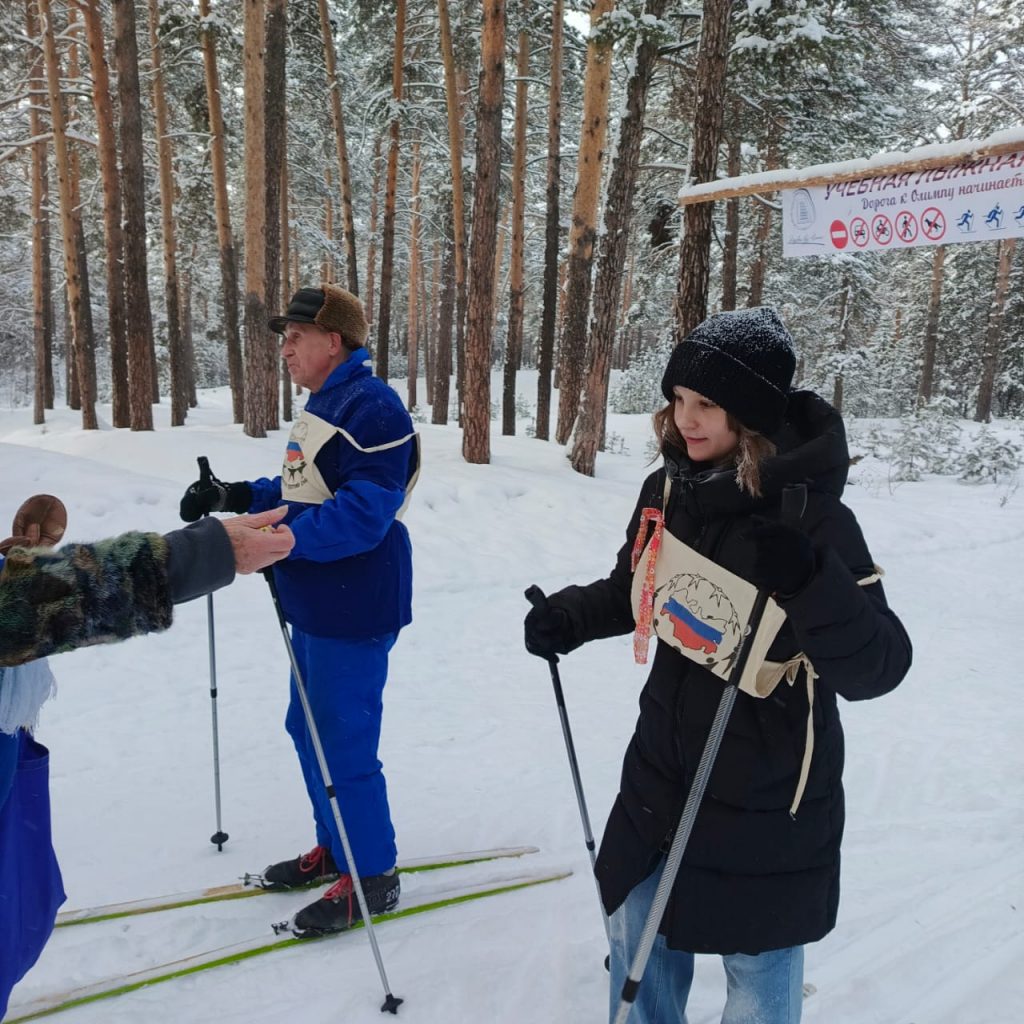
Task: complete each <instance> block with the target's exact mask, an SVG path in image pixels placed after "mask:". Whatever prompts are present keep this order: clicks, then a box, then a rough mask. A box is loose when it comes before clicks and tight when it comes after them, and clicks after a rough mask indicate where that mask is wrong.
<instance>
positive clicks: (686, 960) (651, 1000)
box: [609, 860, 804, 1024]
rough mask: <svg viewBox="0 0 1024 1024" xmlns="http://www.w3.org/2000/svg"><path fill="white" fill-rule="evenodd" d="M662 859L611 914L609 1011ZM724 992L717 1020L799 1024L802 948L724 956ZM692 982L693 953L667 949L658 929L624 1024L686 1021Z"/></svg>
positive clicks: (618, 993) (614, 1010)
mask: <svg viewBox="0 0 1024 1024" xmlns="http://www.w3.org/2000/svg"><path fill="white" fill-rule="evenodd" d="M664 864H665V862H664V860H662V861H661V863H660V864H659V865H658V867H657V868H656V869H655V870H654V871H653V872H652V874H651V875H650V876H649V877H648V878H646V879H645V880H644V881H642V882H641V883H640V884H639V885H638V886H637V887H636V888H635V889H633V891H632V892H631V893H630V894H629V896H627V897H626V901H625V902H624V903H623V904H622V906H621V907H619V909H618V910H616V911H615V913H614V914H612V916H611V920H610V925H611V936H612V948H611V960H610V965H609V966H610V972H611V979H610V1000H609V1004H610V1014H609V1020H610V1021H614V1020H615V1016H616V1014H617V1013H618V1010H619V1003H620V1002H621V999H622V985H623V983H624V982H625V980H626V978H627V976H628V975H629V968H630V966H631V964H632V962H633V957H634V955H635V953H636V949H637V946H639V944H640V936H641V935H642V934H643V930H644V924H645V923H646V921H647V912H648V911H649V910H650V908H651V903H652V901H653V900H654V893H655V890H656V889H657V888H658V880H659V879H660V878H661V872H662V868H663V867H664ZM722 961H723V963H724V965H725V976H726V981H727V986H728V994H727V996H726V1001H725V1010H724V1011H723V1012H722V1024H800V1013H801V1010H802V1009H803V977H804V948H803V946H792V947H791V948H789V949H773V950H770V951H769V952H767V953H760V954H758V955H757V956H748V955H747V954H745V953H732V954H730V955H728V956H723V957H722ZM692 981H693V954H692V953H685V952H683V951H682V950H679V949H669V948H668V946H667V945H666V944H665V936H664V935H661V934H660V933H659V934H658V936H657V937H656V938H655V940H654V946H653V947H652V949H651V956H650V959H649V960H648V961H647V968H646V970H645V971H644V975H643V980H642V981H641V983H640V989H639V991H638V992H637V996H636V1001H635V1002H634V1004H633V1008H632V1010H631V1012H630V1015H629V1024H686V1000H687V998H688V997H689V995H690V984H691V983H692Z"/></svg>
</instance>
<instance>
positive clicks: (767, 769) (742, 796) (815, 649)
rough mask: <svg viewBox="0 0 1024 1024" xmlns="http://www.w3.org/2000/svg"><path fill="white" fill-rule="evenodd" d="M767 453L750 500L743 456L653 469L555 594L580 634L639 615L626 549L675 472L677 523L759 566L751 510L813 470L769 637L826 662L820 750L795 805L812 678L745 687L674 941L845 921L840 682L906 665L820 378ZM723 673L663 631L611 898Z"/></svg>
mask: <svg viewBox="0 0 1024 1024" xmlns="http://www.w3.org/2000/svg"><path fill="white" fill-rule="evenodd" d="M773 440H774V441H775V442H776V444H777V445H778V448H779V454H778V455H777V456H775V457H774V458H772V459H770V460H768V461H767V462H766V463H765V464H764V465H763V470H762V486H763V489H764V497H763V498H760V499H754V498H751V497H750V496H749V495H747V494H745V493H743V492H741V491H740V490H739V488H738V487H737V485H736V480H735V474H734V473H733V472H732V471H721V470H719V471H710V472H704V473H699V472H695V470H694V467H693V466H691V465H690V464H689V463H688V461H687V460H686V458H685V456H684V455H681V454H673V453H668V454H667V456H666V460H665V461H666V468H665V469H661V470H658V471H657V472H656V473H653V474H651V476H650V477H648V478H647V480H646V481H645V482H644V486H643V490H642V492H641V494H640V499H639V501H638V502H637V506H636V510H635V511H634V513H633V517H632V519H631V520H630V524H629V527H628V529H627V531H626V542H625V544H624V545H623V547H622V549H621V551H620V552H619V556H618V560H617V563H616V566H615V568H614V569H613V570H612V573H611V575H610V576H609V577H608V578H607V579H603V580H597V581H596V582H594V583H591V584H589V585H588V586H584V587H567V588H566V589H565V590H562V591H560V592H559V593H558V594H554V595H552V596H551V598H550V600H551V602H552V604H556V605H559V606H561V607H562V608H565V609H566V611H567V612H568V613H569V619H570V622H571V628H572V631H573V637H572V640H573V643H574V644H575V645H579V644H582V643H585V642H586V641H588V640H594V639H598V638H600V637H608V636H616V635H620V634H623V633H628V632H631V631H632V630H633V628H634V621H633V612H632V609H631V606H630V596H629V595H630V585H631V582H632V573H631V570H630V554H631V550H632V547H633V541H634V538H635V536H636V531H637V527H638V523H639V517H640V510H641V509H643V508H645V507H647V506H654V507H661V504H662V500H663V491H664V485H665V473H666V472H668V473H669V475H670V477H671V478H672V489H671V496H670V499H669V505H668V510H667V516H666V527H667V528H668V529H669V530H670V531H671V532H672V533H673V534H674V535H675V536H676V537H678V538H679V539H681V540H683V541H685V542H686V543H687V544H689V545H691V546H692V547H695V548H697V549H698V550H699V551H700V552H702V553H703V554H704V555H706V556H708V557H709V558H712V559H713V560H714V561H716V562H717V563H718V564H720V565H722V566H724V567H725V568H727V569H729V570H731V571H732V572H734V573H736V574H737V575H740V576H744V577H747V578H749V576H750V571H749V570H750V566H751V564H752V558H753V549H752V547H751V545H750V543H749V541H748V540H747V539H746V537H745V532H746V528H747V527H748V525H749V516H750V515H751V514H752V513H756V514H760V515H764V516H766V517H769V518H772V517H777V516H778V514H779V496H780V493H781V490H782V488H783V487H784V486H785V485H787V484H793V483H806V484H807V487H808V500H807V507H806V510H805V512H804V515H803V518H802V520H801V524H800V525H801V528H802V529H804V530H805V531H806V532H807V533H808V534H809V535H810V537H811V539H812V541H813V542H814V544H815V548H816V553H817V567H816V570H815V572H814V575H813V576H812V578H811V580H810V582H809V583H808V584H807V585H806V586H805V587H804V588H803V590H801V591H800V593H799V594H797V595H795V596H793V597H792V598H789V599H785V600H780V604H781V605H782V607H783V608H784V610H785V612H786V614H787V616H788V619H787V622H786V623H785V625H784V626H783V628H782V631H781V632H780V633H779V636H778V637H777V639H776V641H775V644H774V645H773V647H772V649H771V651H770V652H769V658H770V659H771V660H773V661H784V660H786V659H787V658H789V657H792V656H793V655H794V654H796V653H797V652H798V651H801V650H802V651H804V652H805V653H806V654H807V656H808V657H809V658H810V660H811V661H812V662H813V664H814V667H815V670H816V671H817V673H818V676H819V678H818V680H817V683H816V684H815V700H814V755H813V759H812V761H811V767H810V775H809V778H808V781H807V787H806V789H805V791H804V794H803V798H802V800H801V802H800V805H799V808H798V810H797V813H796V815H795V817H794V816H791V815H790V805H791V802H792V800H793V797H794V794H795V791H796V788H797V782H798V778H799V774H800V765H801V760H802V758H803V754H804V745H805V742H806V738H807V728H806V726H807V711H808V700H807V688H806V685H805V683H804V678H803V674H802V673H801V676H800V679H799V680H798V682H797V684H796V685H795V686H792V687H791V686H788V685H787V684H786V683H785V681H783V682H782V683H780V684H779V686H778V687H777V688H776V690H775V692H774V693H773V694H772V695H771V696H770V697H768V698H765V699H758V698H755V697H751V696H748V695H747V694H746V693H743V692H741V693H739V694H738V695H737V699H736V704H735V706H734V708H733V712H732V715H731V717H730V719H729V723H728V727H727V729H726V733H725V736H724V738H723V741H722V746H721V749H720V751H719V754H718V759H717V761H716V763H715V767H714V769H713V771H712V773H711V777H710V780H709V783H708V788H707V791H706V793H705V797H704V802H703V805H702V807H701V809H700V812H699V813H698V815H697V818H696V822H695V825H694V828H693V832H692V834H691V836H690V841H689V845H688V847H687V850H686V854H685V856H684V858H683V861H682V864H681V866H680V870H679V876H678V878H677V880H676V884H675V888H674V889H673V892H672V895H671V899H670V902H669V905H668V909H667V912H666V914H665V918H664V919H663V921H662V927H661V931H662V932H663V933H664V934H665V935H666V937H667V939H668V943H669V945H670V946H671V947H672V948H674V949H683V950H688V951H691V952H701V953H720V954H728V953H737V952H740V953H749V954H755V953H760V952H764V951H766V950H770V949H780V948H784V947H787V946H794V945H800V944H803V943H807V942H813V941H815V940H817V939H820V938H821V937H822V936H824V935H825V934H826V933H827V932H829V931H830V930H831V929H832V927H833V926H834V924H835V920H836V910H837V908H838V904H839V846H840V841H841V839H842V835H843V816H844V815H843V788H842V772H843V732H842V727H841V725H840V723H839V710H838V707H837V701H836V695H837V694H839V695H842V696H843V697H845V698H846V699H847V700H864V699H867V698H870V697H877V696H879V695H880V694H883V693H886V692H888V691H889V690H892V689H893V688H894V687H896V686H897V685H898V684H899V682H900V680H902V679H903V677H904V675H905V674H906V672H907V669H908V668H909V666H910V659H911V648H910V641H909V639H908V638H907V635H906V633H905V632H904V630H903V627H902V625H901V624H900V622H899V620H898V619H897V618H896V616H895V615H893V613H892V612H891V611H890V610H889V608H888V606H887V605H886V601H885V595H884V593H883V590H882V586H881V584H880V583H874V584H871V585H870V586H866V587H860V586H858V585H857V583H856V580H858V579H862V578H864V577H867V576H869V575H871V574H872V572H873V568H872V559H871V555H870V554H869V553H868V549H867V547H866V545H865V543H864V539H863V537H862V535H861V531H860V528H859V527H858V525H857V521H856V519H855V518H854V516H853V513H852V512H850V510H849V509H847V508H846V506H845V505H843V504H842V503H841V501H840V500H839V498H840V495H841V494H842V491H843V487H844V485H845V483H846V476H847V468H848V465H849V456H848V452H847V447H846V438H845V432H844V430H843V423H842V419H841V418H840V416H839V415H838V413H836V411H835V410H834V409H833V408H832V407H831V406H830V405H828V403H826V402H825V401H824V400H822V399H821V398H819V397H818V396H817V395H814V394H812V393H810V392H806V391H804V392H796V393H794V394H792V395H791V396H790V403H789V412H788V414H787V422H786V424H785V426H784V427H783V428H782V430H781V431H780V432H779V434H778V435H777V436H776V437H774V438H773ZM722 687H723V684H722V681H721V680H720V679H719V678H717V677H716V676H713V675H712V674H711V673H710V672H708V671H707V670H706V669H704V668H702V667H701V666H699V665H697V664H696V663H695V662H692V661H689V660H687V659H686V658H684V657H683V656H682V655H680V654H678V653H677V652H676V651H674V650H673V649H672V648H671V647H669V646H668V645H667V644H665V643H663V642H662V641H660V640H658V641H657V642H656V652H655V655H654V661H653V665H652V668H651V672H650V675H649V676H648V679H647V683H646V685H645V686H644V689H643V692H642V694H641V695H640V717H639V718H638V720H637V724H636V730H635V732H634V735H633V738H632V740H631V741H630V744H629V747H628V748H627V750H626V756H625V760H624V762H623V767H622V779H621V783H620V790H619V795H618V797H617V798H616V800H615V804H614V806H613V807H612V811H611V815H610V817H609V820H608V824H607V827H606V829H605V833H604V839H603V841H602V843H601V850H600V854H599V857H598V861H597V877H598V880H599V883H600V886H601V893H602V896H603V899H604V903H605V907H606V909H607V910H608V912H609V913H611V912H612V911H614V910H615V909H616V908H617V907H618V906H619V905H620V904H621V903H622V901H623V900H624V899H625V897H626V895H627V894H628V893H629V891H630V890H631V889H632V888H633V887H634V886H635V885H636V884H637V883H639V882H640V881H642V880H643V879H644V878H645V877H647V875H648V874H650V872H651V870H652V868H653V866H654V865H655V864H656V863H657V862H658V860H659V858H660V857H661V856H662V855H663V854H664V853H666V852H667V850H668V847H669V844H670V842H671V839H672V835H673V832H674V829H675V827H676V825H677V824H678V822H679V816H680V814H681V812H682V808H683V803H684V801H685V799H686V794H687V791H688V789H689V786H690V785H691V783H692V781H693V777H694V774H695V772H696V769H697V764H698V762H699V760H700V756H701V752H702V751H703V748H704V743H705V741H706V739H707V736H708V732H709V730H710V727H711V722H712V719H713V718H714V714H715V710H716V708H717V707H718V703H719V699H720V698H721V695H722Z"/></svg>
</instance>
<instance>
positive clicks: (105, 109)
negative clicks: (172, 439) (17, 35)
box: [79, 0, 131, 427]
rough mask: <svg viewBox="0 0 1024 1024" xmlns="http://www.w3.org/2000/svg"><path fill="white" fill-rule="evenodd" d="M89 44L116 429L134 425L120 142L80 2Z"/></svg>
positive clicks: (93, 16)
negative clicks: (127, 329)
mask: <svg viewBox="0 0 1024 1024" xmlns="http://www.w3.org/2000/svg"><path fill="white" fill-rule="evenodd" d="M79 6H80V8H81V11H82V17H83V20H84V22H85V34H86V39H87V41H88V44H89V65H90V68H91V70H92V96H93V108H94V110H95V114H96V134H97V139H98V141H99V145H98V147H97V148H98V154H99V163H100V176H101V178H102V180H103V234H104V240H105V243H106V264H107V322H108V331H109V334H110V383H111V420H112V422H113V425H114V426H115V427H127V426H128V425H129V424H130V422H131V417H130V414H129V408H128V342H127V339H126V331H125V300H124V235H123V232H122V229H121V175H120V173H119V172H118V169H117V138H116V136H115V133H114V108H113V103H112V101H111V95H110V71H109V68H108V67H107V57H106V52H105V48H104V43H103V22H102V19H101V16H100V3H99V0H80V3H79Z"/></svg>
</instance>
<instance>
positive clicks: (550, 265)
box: [535, 0, 565, 441]
mask: <svg viewBox="0 0 1024 1024" xmlns="http://www.w3.org/2000/svg"><path fill="white" fill-rule="evenodd" d="M564 14H565V4H564V0H554V2H553V3H552V7H551V72H550V73H551V79H550V83H549V85H548V158H547V187H546V188H545V191H544V208H545V213H544V295H543V300H542V306H541V320H540V342H539V344H538V351H537V428H536V433H535V436H536V437H537V439H538V440H540V441H546V440H547V439H548V436H549V434H550V430H551V371H552V366H553V363H554V356H555V325H556V322H557V315H558V250H559V246H560V241H561V239H560V237H559V224H558V217H559V205H558V204H559V184H560V182H559V176H560V174H561V165H562V157H561V146H562V134H561V133H562V37H563V20H564Z"/></svg>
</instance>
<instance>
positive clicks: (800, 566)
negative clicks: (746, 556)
mask: <svg viewBox="0 0 1024 1024" xmlns="http://www.w3.org/2000/svg"><path fill="white" fill-rule="evenodd" d="M747 538H748V539H749V540H750V541H751V543H752V544H753V545H754V561H753V566H752V568H751V572H750V581H751V582H752V583H754V584H755V585H756V586H758V587H759V588H761V589H762V590H767V591H768V592H769V593H771V594H778V595H779V596H781V597H792V596H793V595H794V594H797V593H798V592H799V591H801V590H803V588H804V587H805V586H807V584H808V583H809V582H810V580H811V576H812V575H813V574H814V570H815V567H816V566H817V558H816V556H815V554H814V546H813V545H812V544H811V538H810V537H808V536H807V534H806V533H804V532H803V530H798V529H796V528H795V527H792V526H787V525H786V524H785V523H780V522H778V521H777V520H774V519H764V518H762V517H761V516H754V517H753V518H752V525H751V527H750V529H749V530H748V531H747Z"/></svg>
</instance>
